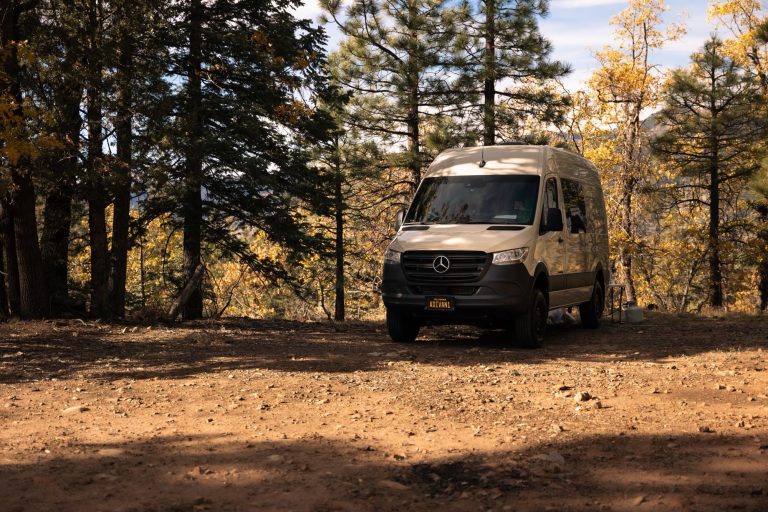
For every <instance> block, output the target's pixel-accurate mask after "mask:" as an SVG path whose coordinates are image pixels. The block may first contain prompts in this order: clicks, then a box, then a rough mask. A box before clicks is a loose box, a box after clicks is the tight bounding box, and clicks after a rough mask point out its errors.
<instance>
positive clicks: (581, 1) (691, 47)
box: [297, 0, 715, 90]
mask: <svg viewBox="0 0 768 512" xmlns="http://www.w3.org/2000/svg"><path fill="white" fill-rule="evenodd" d="M305 2H306V3H305V5H304V6H302V7H300V8H299V9H298V10H297V15H299V16H301V17H306V18H310V19H315V20H316V19H317V18H318V16H319V15H320V9H319V7H318V5H317V1H316V0H305ZM709 3H710V1H709V0H667V1H666V4H667V6H668V7H669V11H668V12H667V14H666V16H665V21H667V22H671V21H677V22H682V23H684V24H685V26H686V29H687V34H686V35H685V36H684V37H683V38H681V39H680V40H678V41H674V42H672V43H669V44H668V45H667V46H666V47H665V48H663V49H662V50H660V51H658V52H656V54H655V55H654V63H656V64H660V65H662V66H663V67H665V68H670V67H677V66H684V65H685V64H686V63H687V61H688V57H689V56H690V54H691V53H693V52H694V51H695V50H696V49H698V48H699V47H700V46H702V45H703V44H704V41H705V40H706V39H707V37H708V36H709V34H711V33H712V32H713V31H714V30H715V26H714V25H713V24H711V23H709V22H708V21H707V8H708V6H709ZM626 4H627V2H626V0H550V6H549V10H550V14H549V16H548V17H547V18H545V19H543V20H541V22H540V27H541V31H542V33H543V34H544V35H545V36H546V37H547V38H549V40H550V41H552V43H553V45H554V58H556V59H559V60H562V61H565V62H567V63H569V64H571V66H572V68H573V72H572V74H571V75H570V76H569V77H568V78H566V80H565V84H566V86H567V87H568V88H569V89H571V90H575V89H577V88H578V87H579V85H580V84H581V83H582V82H583V81H584V80H585V79H586V78H587V77H589V75H590V73H591V72H592V70H593V69H594V68H595V67H596V62H595V59H594V57H593V53H594V51H595V50H597V49H599V48H601V47H603V46H604V45H606V44H610V43H611V40H612V28H611V26H610V25H609V21H610V19H611V17H612V16H614V15H615V14H616V13H618V12H619V11H621V10H622V9H623V8H624V7H626ZM326 29H327V30H328V35H329V37H330V49H331V50H332V49H334V48H335V46H336V45H338V43H339V40H340V39H339V38H340V36H339V33H338V31H336V30H334V29H333V27H330V26H328V27H326Z"/></svg>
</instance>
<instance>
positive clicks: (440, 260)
mask: <svg viewBox="0 0 768 512" xmlns="http://www.w3.org/2000/svg"><path fill="white" fill-rule="evenodd" d="M432 268H433V269H435V272H437V273H438V274H445V273H446V272H448V269H449V268H451V262H450V260H449V259H448V258H446V257H445V256H438V257H437V258H435V260H434V261H433V262H432Z"/></svg>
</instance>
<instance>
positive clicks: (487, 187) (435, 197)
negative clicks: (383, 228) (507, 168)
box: [405, 175, 539, 225]
mask: <svg viewBox="0 0 768 512" xmlns="http://www.w3.org/2000/svg"><path fill="white" fill-rule="evenodd" d="M538 195H539V177H538V176H523V175H514V176H494V175H482V176H443V177H438V178H427V179H425V180H424V181H423V182H422V184H421V186H420V187H419V190H418V191H417V192H416V197H414V199H413V203H412V204H411V208H410V209H409V210H408V215H407V217H406V219H405V222H406V223H418V224H518V225H531V224H533V218H534V216H535V212H536V200H537V198H538Z"/></svg>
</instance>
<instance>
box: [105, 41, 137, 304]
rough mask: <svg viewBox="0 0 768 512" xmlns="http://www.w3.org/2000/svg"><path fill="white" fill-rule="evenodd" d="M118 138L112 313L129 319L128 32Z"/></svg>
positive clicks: (130, 133) (130, 49) (130, 144)
mask: <svg viewBox="0 0 768 512" xmlns="http://www.w3.org/2000/svg"><path fill="white" fill-rule="evenodd" d="M119 73H120V78H119V92H118V115H117V120H116V121H115V131H116V134H117V135H116V138H117V180H116V185H115V205H114V211H113V218H112V276H111V279H110V296H111V302H112V314H113V315H114V316H116V317H118V318H123V317H124V316H125V281H126V273H127V271H128V227H129V224H130V220H131V167H132V163H133V159H132V152H133V126H132V125H133V115H132V109H133V104H132V103H133V96H132V92H131V85H132V78H133V41H132V38H131V35H130V33H129V31H128V30H125V31H124V32H123V33H122V37H121V41H120V66H119Z"/></svg>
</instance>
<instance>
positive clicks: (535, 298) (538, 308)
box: [514, 288, 549, 348]
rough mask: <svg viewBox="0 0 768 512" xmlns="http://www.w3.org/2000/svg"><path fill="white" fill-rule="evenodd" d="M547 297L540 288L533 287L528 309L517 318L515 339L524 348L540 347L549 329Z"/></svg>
mask: <svg viewBox="0 0 768 512" xmlns="http://www.w3.org/2000/svg"><path fill="white" fill-rule="evenodd" d="M548 314H549V308H548V307H547V298H546V297H545V296H544V292H542V291H541V290H539V289H538V288H534V289H533V293H531V301H530V304H529V307H528V311H526V312H525V313H523V314H521V315H518V316H517V317H516V318H515V329H514V334H515V341H516V343H517V344H518V345H519V346H521V347H524V348H539V347H541V346H542V344H543V343H544V334H545V332H546V330H547V315H548Z"/></svg>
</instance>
